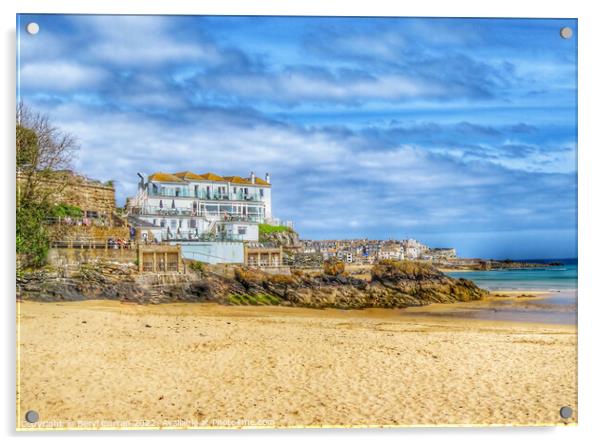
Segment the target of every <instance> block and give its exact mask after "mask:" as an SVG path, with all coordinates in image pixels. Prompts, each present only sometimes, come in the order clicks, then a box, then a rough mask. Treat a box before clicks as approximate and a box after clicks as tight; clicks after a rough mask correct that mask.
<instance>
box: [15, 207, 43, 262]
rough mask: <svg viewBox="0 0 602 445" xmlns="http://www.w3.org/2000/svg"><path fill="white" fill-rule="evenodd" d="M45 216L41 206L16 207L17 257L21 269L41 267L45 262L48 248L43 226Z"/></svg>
mask: <svg viewBox="0 0 602 445" xmlns="http://www.w3.org/2000/svg"><path fill="white" fill-rule="evenodd" d="M46 216H47V209H46V208H45V207H44V206H42V205H20V206H18V207H17V221H16V222H17V224H16V226H17V256H18V258H19V262H20V263H21V266H23V267H41V266H43V265H44V263H45V262H46V256H47V255H48V249H49V247H50V240H49V239H48V235H47V234H46V230H45V229H44V225H43V222H44V219H45V218H46Z"/></svg>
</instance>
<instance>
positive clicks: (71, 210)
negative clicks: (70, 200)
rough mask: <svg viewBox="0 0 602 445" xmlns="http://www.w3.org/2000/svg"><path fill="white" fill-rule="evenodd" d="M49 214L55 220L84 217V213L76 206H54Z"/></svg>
mask: <svg viewBox="0 0 602 445" xmlns="http://www.w3.org/2000/svg"><path fill="white" fill-rule="evenodd" d="M50 214H51V216H53V217H55V218H66V217H71V218H81V217H82V216H84V211H83V210H82V209H80V208H79V207H77V206H72V205H69V204H56V205H55V206H53V207H52V209H51V212H50Z"/></svg>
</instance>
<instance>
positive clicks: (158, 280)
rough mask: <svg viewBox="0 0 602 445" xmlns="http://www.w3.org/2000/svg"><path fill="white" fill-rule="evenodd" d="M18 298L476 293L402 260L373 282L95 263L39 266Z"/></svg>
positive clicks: (311, 298) (315, 298)
mask: <svg viewBox="0 0 602 445" xmlns="http://www.w3.org/2000/svg"><path fill="white" fill-rule="evenodd" d="M17 284H18V286H17V296H18V297H19V298H21V299H24V300H37V301H68V300H84V299H114V300H120V301H131V302H138V303H166V302H176V301H189V302H201V301H213V302H217V303H221V304H280V305H289V306H303V307H313V308H326V307H335V308H344V309H352V308H356V309H359V308H367V307H383V308H393V307H409V306H423V305H426V304H430V303H453V302H458V301H470V300H478V299H481V298H483V297H484V296H485V295H486V294H487V291H484V290H482V289H480V288H478V287H477V286H476V285H475V284H474V283H473V282H472V281H469V280H464V279H453V278H450V277H448V276H446V275H444V274H442V273H440V272H438V271H437V270H436V269H434V268H432V267H430V266H427V265H424V264H418V263H413V262H409V261H403V262H396V261H383V262H381V263H379V264H377V265H376V266H374V268H373V270H372V279H371V280H363V279H359V278H355V277H351V276H347V275H344V274H339V275H327V274H318V275H311V274H306V273H303V272H301V271H298V270H297V271H293V273H292V274H291V275H274V274H268V273H264V272H261V271H259V270H255V269H248V268H239V269H236V270H235V273H234V277H233V278H231V277H226V276H223V275H218V274H216V273H211V272H206V271H203V272H199V273H189V274H181V275H178V274H163V275H162V274H138V273H137V272H136V270H135V267H134V266H133V265H130V266H128V265H120V264H118V263H98V264H94V265H84V266H82V267H81V268H80V269H79V270H75V271H70V272H65V271H60V270H58V269H45V270H42V271H37V272H33V273H29V274H26V275H24V276H21V277H19V278H18V279H17Z"/></svg>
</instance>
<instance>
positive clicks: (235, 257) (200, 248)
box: [171, 242, 245, 264]
mask: <svg viewBox="0 0 602 445" xmlns="http://www.w3.org/2000/svg"><path fill="white" fill-rule="evenodd" d="M171 244H173V245H175V244H179V245H180V246H181V247H182V258H184V259H187V260H195V261H202V262H204V263H209V264H220V263H236V264H243V263H244V261H245V253H244V245H243V243H237V242H189V243H188V242H178V243H171Z"/></svg>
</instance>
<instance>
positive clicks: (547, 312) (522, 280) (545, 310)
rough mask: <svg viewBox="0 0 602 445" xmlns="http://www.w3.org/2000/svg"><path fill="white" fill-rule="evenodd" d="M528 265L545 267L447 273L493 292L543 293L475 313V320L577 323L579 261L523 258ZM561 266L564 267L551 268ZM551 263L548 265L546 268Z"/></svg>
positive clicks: (572, 259)
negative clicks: (516, 302)
mask: <svg viewBox="0 0 602 445" xmlns="http://www.w3.org/2000/svg"><path fill="white" fill-rule="evenodd" d="M516 261H520V262H525V263H539V264H544V265H546V266H545V267H541V268H528V269H501V270H488V271H459V272H448V273H447V275H450V276H452V277H454V278H466V279H469V280H472V281H474V282H475V283H476V284H477V285H478V286H479V287H482V288H484V289H487V290H490V291H529V292H537V291H541V292H542V295H541V296H538V297H537V298H522V299H521V303H520V305H517V304H515V302H514V301H513V302H511V301H510V300H509V301H508V304H503V303H502V304H500V305H499V307H496V308H495V309H491V310H483V311H476V312H475V313H473V314H472V316H474V317H476V318H486V319H499V320H516V321H530V322H541V323H560V324H576V323H577V266H578V262H577V259H576V258H559V259H545V260H542V259H524V260H516ZM550 263H560V264H561V265H551V264H550ZM548 264H550V265H549V266H547V265H548Z"/></svg>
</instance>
